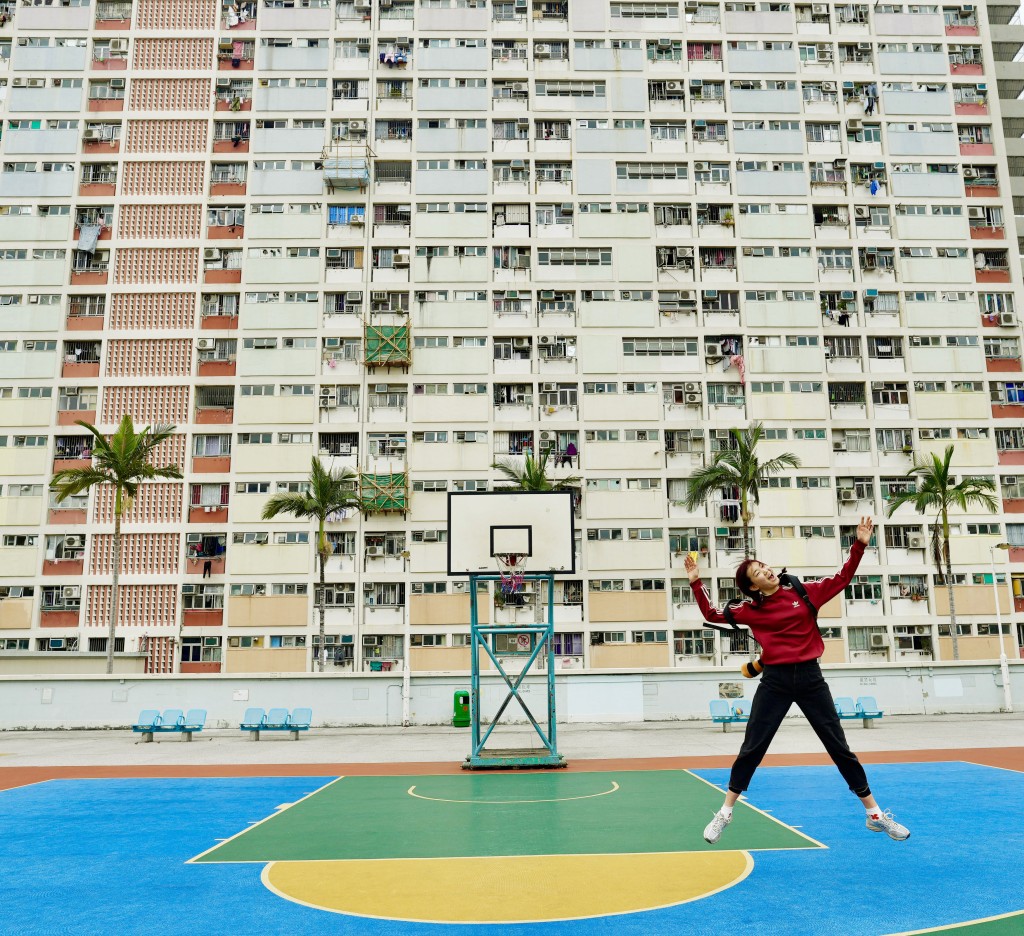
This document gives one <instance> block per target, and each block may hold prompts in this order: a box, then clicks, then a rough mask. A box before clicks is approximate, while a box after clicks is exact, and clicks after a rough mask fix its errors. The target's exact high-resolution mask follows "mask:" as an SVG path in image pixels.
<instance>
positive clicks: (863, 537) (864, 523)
mask: <svg viewBox="0 0 1024 936" xmlns="http://www.w3.org/2000/svg"><path fill="white" fill-rule="evenodd" d="M874 528H875V522H874V520H872V519H871V518H870V517H861V518H860V524H858V526H857V540H858V542H861V543H863V544H864V545H865V546H867V545H868V543H870V542H871V533H872V531H873V530H874Z"/></svg>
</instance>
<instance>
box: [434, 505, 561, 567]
mask: <svg viewBox="0 0 1024 936" xmlns="http://www.w3.org/2000/svg"><path fill="white" fill-rule="evenodd" d="M572 500H573V494H572V491H544V492H540V491H538V492H532V491H531V492H524V491H516V492H505V491H479V492H475V491H474V492H468V491H467V492H462V491H460V492H453V493H449V495H448V574H449V575H496V574H497V573H498V564H497V562H496V561H495V559H494V554H495V553H496V552H498V553H505V552H514V553H518V554H519V555H525V556H526V560H525V562H524V563H523V564H522V570H523V571H524V572H526V573H531V572H536V573H543V572H553V573H556V574H561V575H570V574H573V573H575V571H576V552H575V550H574V549H573V532H574V528H575V526H574V522H573V521H574V515H573V508H572Z"/></svg>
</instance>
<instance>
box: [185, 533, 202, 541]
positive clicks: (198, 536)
mask: <svg viewBox="0 0 1024 936" xmlns="http://www.w3.org/2000/svg"><path fill="white" fill-rule="evenodd" d="M202 541H203V534H202V533H186V534H185V542H186V543H201V542H202Z"/></svg>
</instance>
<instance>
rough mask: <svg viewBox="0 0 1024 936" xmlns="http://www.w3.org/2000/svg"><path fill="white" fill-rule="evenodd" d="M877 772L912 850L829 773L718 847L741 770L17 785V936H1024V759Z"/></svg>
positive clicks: (290, 769) (783, 761)
mask: <svg viewBox="0 0 1024 936" xmlns="http://www.w3.org/2000/svg"><path fill="white" fill-rule="evenodd" d="M1015 724H1019V723H1015ZM708 730H711V729H710V728H709V729H708ZM341 737H344V735H343V734H342V735H341ZM462 737H465V735H463V736H462ZM107 743H108V744H110V743H112V742H107ZM224 743H228V742H227V741H225V742H224ZM124 747H125V754H127V755H130V754H131V753H132V752H133V750H134V749H133V746H132V745H131V744H130V742H127V741H126V742H125V744H124ZM159 747H162V748H167V750H168V752H169V753H172V754H173V755H174V759H175V760H176V761H179V762H180V761H182V760H184V759H186V758H187V757H191V758H194V755H185V754H184V753H183V754H181V755H179V754H178V750H177V749H176V746H175V749H173V750H172V748H171V746H169V745H167V744H164V745H159ZM182 747H183V748H188V749H191V750H193V751H194V750H195V749H196V745H187V746H184V745H183V746H182ZM211 750H212V748H211ZM126 759H128V758H126ZM864 759H865V762H866V763H867V764H868V765H869V766H868V771H869V776H870V778H871V781H872V786H873V788H874V789H875V790H876V792H877V793H878V795H879V798H880V800H881V801H882V802H883V804H884V805H888V806H890V807H891V808H893V809H894V810H895V811H897V815H898V817H899V818H901V819H902V820H905V821H906V822H907V823H908V825H910V827H911V828H912V831H913V834H912V836H911V838H910V840H909V841H907V842H905V843H896V842H892V841H890V840H889V839H888V838H887V837H886V836H884V835H878V834H872V833H869V832H867V831H866V830H865V828H864V819H863V810H862V809H861V807H860V805H859V803H857V802H856V800H854V799H853V798H852V796H851V794H850V793H849V792H848V791H846V789H845V788H844V786H843V784H842V781H841V779H840V778H839V777H838V775H837V774H836V772H835V769H834V768H833V767H832V766H831V765H828V766H826V765H824V764H822V763H821V757H820V756H819V755H812V754H808V755H805V756H800V755H784V756H775V757H770V759H769V761H768V762H767V763H768V764H769V765H770V766H766V767H764V768H762V769H761V770H760V771H759V772H758V774H757V778H756V781H755V788H754V789H752V791H751V795H750V798H749V802H747V803H741V805H740V806H739V807H738V808H737V812H736V815H735V819H734V821H733V824H732V825H731V826H730V827H729V828H728V829H727V830H726V832H725V835H724V836H723V838H722V841H721V843H720V844H719V845H718V846H715V847H711V846H708V845H707V844H706V843H705V842H704V841H703V839H702V837H701V831H702V829H703V827H704V825H705V824H706V822H707V820H708V819H709V818H710V816H711V813H712V812H713V811H714V809H715V808H717V806H718V805H719V804H720V801H721V788H722V786H723V785H724V783H725V781H726V779H727V776H728V772H727V769H726V767H725V764H726V763H727V762H728V760H729V759H728V758H722V757H716V758H707V757H703V758H702V757H694V758H659V759H649V760H641V759H621V760H616V759H603V760H600V761H591V762H587V761H574V762H572V763H571V764H570V766H569V768H568V769H566V770H559V771H543V772H526V771H509V772H491V771H488V772H480V773H477V772H474V773H467V772H465V771H462V770H461V769H460V768H459V765H458V764H457V763H444V762H441V763H436V764H433V765H431V764H424V763H391V764H373V763H362V764H348V765H341V764H305V765H294V766H288V765H282V764H279V765H258V764H252V765H244V764H235V765H229V766H225V765H217V764H208V765H202V766H199V767H196V766H190V765H189V764H187V763H178V764H176V765H174V766H163V767H143V766H134V767H133V766H124V767H116V766H98V765H97V766H94V767H84V766H83V767H78V768H59V767H39V768H6V769H5V768H0V786H3V787H7V788H6V789H3V790H2V791H0V828H3V830H4V833H3V840H4V857H5V860H4V863H3V871H2V872H0V906H2V907H3V914H2V918H3V926H2V927H0V930H2V931H3V932H5V933H7V932H10V933H19V934H35V933H40V934H41V933H53V932H62V933H100V932H109V933H129V932H130V933H133V934H140V936H142V934H153V936H172V934H206V933H209V934H214V933H236V932H237V933H299V932H301V933H303V934H305V936H319V934H327V933H337V932H339V930H341V929H344V931H345V932H346V933H354V934H383V933H387V934H396V933H401V934H406V933H408V934H423V933H440V932H457V933H467V932H481V933H483V932H501V931H504V930H506V929H507V927H508V926H509V925H513V924H514V925H516V926H517V931H522V932H527V933H538V934H539V933H572V934H574V936H575V934H589V933H594V934H597V933H601V934H606V933H616V934H618V933H626V934H632V933H635V934H641V933H644V934H649V933H652V932H659V933H701V934H709V936H714V934H719V933H720V934H723V936H724V934H736V933H748V932H749V933H753V932H758V933H765V932H767V933H778V934H806V936H825V934H829V936H831V934H843V936H884V934H896V933H901V934H902V933H912V932H921V931H929V930H934V931H936V932H949V933H950V934H952V936H1009V934H1011V933H1012V934H1014V936H1016V934H1019V933H1020V932H1021V931H1022V927H1024V897H1022V894H1021V889H1020V884H1019V875H1018V867H1019V863H1020V859H1021V857H1024V831H1022V829H1021V827H1020V823H1019V822H1018V821H1017V817H1018V813H1019V803H1020V802H1021V800H1022V797H1024V771H1022V769H1021V768H1022V767H1024V749H1021V748H1016V749H1008V750H1000V749H987V750H983V749H974V750H965V751H957V750H949V751H910V752H907V753H906V754H901V753H900V752H886V753H884V754H883V753H876V754H869V755H867V756H865V758H864ZM18 782H21V783H22V784H23V785H20V786H19V785H15V784H17V783H18ZM963 924H970V925H968V926H963ZM954 925H957V926H958V927H959V928H956V929H951V927H953V926H954Z"/></svg>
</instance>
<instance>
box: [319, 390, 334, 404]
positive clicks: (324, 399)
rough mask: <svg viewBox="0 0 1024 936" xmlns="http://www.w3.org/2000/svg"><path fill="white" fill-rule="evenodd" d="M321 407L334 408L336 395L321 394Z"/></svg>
mask: <svg viewBox="0 0 1024 936" xmlns="http://www.w3.org/2000/svg"><path fill="white" fill-rule="evenodd" d="M320 405H321V406H333V405H334V394H333V393H330V392H326V393H325V392H321V394H320Z"/></svg>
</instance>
